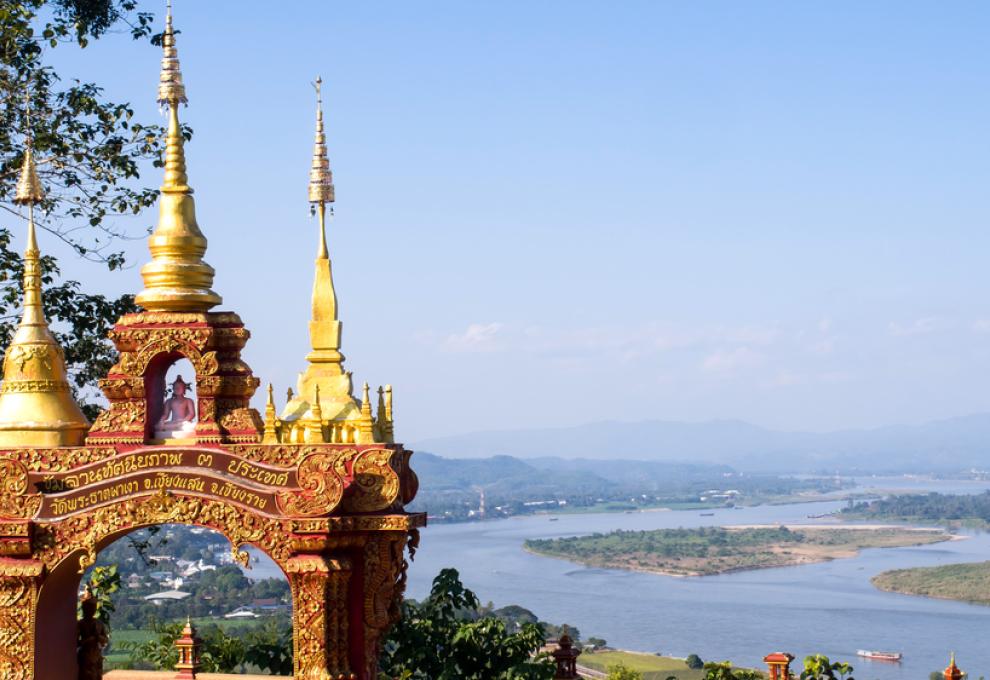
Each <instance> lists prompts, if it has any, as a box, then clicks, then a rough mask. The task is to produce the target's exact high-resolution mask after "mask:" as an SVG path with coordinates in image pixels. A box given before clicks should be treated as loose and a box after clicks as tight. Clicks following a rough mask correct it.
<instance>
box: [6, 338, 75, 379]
mask: <svg viewBox="0 0 990 680" xmlns="http://www.w3.org/2000/svg"><path fill="white" fill-rule="evenodd" d="M53 354H54V355H56V357H57V358H59V359H61V357H62V349H61V348H60V347H59V346H58V345H14V346H12V347H11V348H10V351H9V352H7V357H6V360H5V363H7V364H14V365H16V366H17V370H18V371H20V372H22V373H23V372H24V369H25V368H26V367H27V365H28V364H29V363H31V362H32V361H36V362H38V365H39V366H41V368H42V369H43V370H45V371H51V370H52V355H53ZM6 372H7V367H6V366H4V373H5V374H6Z"/></svg>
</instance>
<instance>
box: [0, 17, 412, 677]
mask: <svg viewBox="0 0 990 680" xmlns="http://www.w3.org/2000/svg"><path fill="white" fill-rule="evenodd" d="M164 50H165V57H164V59H163V62H162V72H161V84H160V87H159V101H160V102H161V103H162V104H163V105H165V106H167V107H168V111H169V128H168V137H167V147H166V157H165V179H164V183H163V186H162V194H161V199H160V216H159V222H158V226H157V228H156V229H155V231H154V233H153V234H152V235H151V237H150V239H149V241H150V243H149V245H150V250H151V255H152V259H151V262H149V263H148V264H146V265H145V266H144V267H143V268H142V270H141V274H142V277H143V279H144V284H145V289H144V290H143V291H142V292H141V293H140V294H139V295H138V296H137V301H138V303H139V304H140V305H141V306H142V307H143V308H144V311H142V312H140V313H136V314H128V315H126V316H124V317H122V318H121V319H120V320H119V321H118V322H117V324H116V326H115V327H114V329H113V331H112V332H111V334H110V338H111V340H112V341H113V343H114V345H115V346H116V348H117V349H118V350H119V352H120V360H119V361H118V362H117V363H116V364H115V365H114V366H113V368H112V369H111V370H110V372H109V374H108V375H107V376H106V378H105V379H104V380H102V381H101V383H100V386H101V388H102V390H103V392H104V394H105V395H106V399H107V402H108V407H107V408H106V410H104V411H103V413H101V414H100V416H99V417H98V418H97V419H96V422H94V423H93V424H92V425H90V424H89V423H88V422H87V421H86V419H85V418H84V417H83V414H82V413H81V411H80V410H79V407H78V406H77V405H76V403H75V402H74V400H73V398H72V395H71V392H70V390H69V385H68V382H67V379H66V367H65V362H64V359H63V356H62V351H61V349H60V347H59V346H58V344H57V343H56V341H55V340H54V338H53V337H52V334H51V333H50V332H49V329H48V325H47V322H46V321H45V318H44V314H43V312H42V305H41V282H40V270H39V257H40V255H39V251H38V247H37V242H36V236H35V226H34V221H33V208H34V205H35V204H37V203H38V202H39V201H41V200H42V199H43V196H44V193H43V189H42V187H41V184H40V182H39V181H38V177H37V174H36V173H35V169H34V160H33V157H32V154H31V149H30V147H29V148H28V150H27V153H26V154H25V159H24V167H23V171H22V177H21V181H20V183H19V184H18V190H17V202H18V203H20V204H22V205H24V206H26V207H27V210H28V213H29V220H28V222H29V226H28V242H27V243H28V245H27V250H26V252H25V274H24V314H23V319H22V321H21V325H20V326H19V329H18V331H17V333H16V335H15V336H14V338H13V340H12V342H11V345H10V347H9V348H8V350H7V353H6V356H5V358H4V365H3V378H4V380H3V383H2V386H0V486H2V493H0V678H3V679H4V680H29V679H37V680H67V679H71V678H76V677H78V673H79V669H78V668H77V667H76V663H77V662H76V652H75V650H76V600H77V593H78V591H79V582H80V575H81V573H82V571H83V570H84V569H85V568H86V567H87V566H90V565H92V564H93V562H94V560H95V559H96V555H97V553H98V552H99V551H100V550H101V549H102V548H103V547H105V546H106V545H108V544H109V543H110V542H112V541H114V540H116V539H118V538H120V537H121V536H124V535H125V534H127V533H128V532H130V531H133V530H136V529H139V528H141V527H147V526H150V525H155V524H164V523H178V524H188V525H197V526H202V527H208V528H210V529H213V530H216V531H218V532H220V533H222V534H223V535H225V536H226V537H227V538H228V539H230V541H231V543H232V544H233V546H234V552H235V556H236V557H237V559H239V560H241V561H242V562H245V563H246V561H247V554H246V553H245V552H244V550H243V548H244V546H245V545H247V544H251V545H254V546H256V547H258V548H259V549H261V550H263V551H264V552H266V553H267V554H268V555H269V556H270V557H271V558H272V559H273V560H274V561H275V562H276V563H277V564H278V565H279V566H280V567H281V568H282V570H283V571H284V572H285V574H286V576H287V578H288V580H289V583H290V585H291V588H292V597H293V626H294V646H295V677H296V678H307V679H308V678H313V679H321V680H326V679H333V680H340V679H354V680H372V679H373V678H374V677H375V673H376V658H377V656H378V651H379V644H380V641H381V639H382V636H383V634H384V633H385V632H386V630H387V629H388V627H389V626H390V625H391V624H392V623H393V622H394V621H395V619H396V616H397V613H398V604H399V602H400V601H401V597H402V592H403V586H404V580H405V569H406V566H407V564H406V560H405V550H406V548H407V547H408V548H409V552H410V556H411V555H412V553H413V552H414V550H415V547H416V542H417V540H418V533H417V530H418V528H419V527H421V526H423V525H424V524H425V517H424V516H423V515H421V514H409V513H406V512H405V511H404V510H403V506H404V505H405V504H406V503H408V502H410V501H411V500H412V499H413V497H414V496H415V494H416V488H417V482H416V476H415V474H414V473H413V472H412V470H411V469H410V467H409V458H410V456H411V452H410V451H407V450H405V449H404V448H403V447H402V445H401V444H395V443H393V438H392V432H393V424H392V391H391V388H390V387H388V386H386V387H384V388H379V390H378V393H377V404H376V408H375V409H373V408H372V403H371V392H370V390H369V388H368V385H367V384H365V385H364V390H363V395H362V398H361V399H360V400H358V399H355V398H354V396H353V390H352V385H351V375H350V373H348V372H346V371H344V369H343V360H344V357H343V355H341V353H340V326H341V325H340V321H339V320H338V318H337V306H336V296H335V293H334V289H333V280H332V275H331V269H330V259H329V255H328V250H327V245H326V229H325V214H326V204H327V203H330V202H332V201H333V200H334V192H333V184H332V179H331V175H330V169H329V165H328V162H327V156H326V146H325V141H324V134H323V120H322V112H321V104H320V103H319V99H318V104H317V132H316V148H315V151H314V159H313V169H312V174H311V178H310V194H309V195H310V201H311V203H312V204H313V206H314V208H315V212H317V213H318V215H319V227H320V229H319V249H318V254H317V259H316V282H315V285H314V293H313V317H312V320H311V321H310V324H309V326H310V337H311V344H312V352H311V353H310V354H309V355H308V356H307V362H308V366H307V369H306V371H305V372H304V373H303V374H302V375H301V377H300V380H299V384H298V386H297V391H296V393H295V394H292V393H290V398H289V400H288V403H287V405H286V407H285V409H284V410H283V412H282V414H281V415H277V414H276V408H275V403H274V395H273V390H272V388H271V386H269V387H268V404H267V407H266V409H265V414H264V417H262V415H261V414H259V413H258V412H257V411H256V410H254V409H253V408H251V405H250V399H251V397H252V395H254V393H255V391H256V389H257V388H258V386H259V381H258V379H257V378H255V377H254V375H253V374H252V373H251V369H250V368H249V367H248V366H247V365H246V364H245V363H244V362H243V361H242V359H241V350H242V349H243V348H244V346H245V344H246V343H247V341H248V339H249V337H250V334H249V333H248V331H247V330H246V329H245V328H244V325H243V324H242V323H241V320H240V318H239V317H238V316H237V315H236V314H233V313H230V312H213V311H210V310H211V309H213V307H215V306H216V305H218V304H219V303H220V302H221V298H220V296H219V295H218V294H217V293H215V292H214V291H213V290H212V289H211V288H212V285H213V274H214V271H213V268H212V267H210V266H209V265H208V264H206V263H205V262H204V261H203V259H202V257H203V255H204V254H205V252H206V238H205V237H204V236H203V234H202V232H201V231H200V229H199V226H198V225H197V223H196V214H195V206H194V204H193V197H192V189H190V188H189V186H188V180H187V177H186V163H185V155H184V150H183V138H182V134H181V129H180V126H179V118H178V105H179V103H184V102H185V101H186V96H185V88H184V86H183V84H182V75H181V71H180V70H179V61H178V56H177V52H176V48H175V36H174V33H173V31H172V17H171V13H169V16H168V20H167V25H166V31H165V34H164ZM180 360H185V361H188V362H189V364H191V366H192V369H191V370H192V372H193V373H194V375H186V376H182V375H178V376H174V377H170V373H169V371H170V369H173V371H174V368H173V367H174V366H175V365H176V362H178V361H180Z"/></svg>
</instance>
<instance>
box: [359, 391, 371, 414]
mask: <svg viewBox="0 0 990 680" xmlns="http://www.w3.org/2000/svg"><path fill="white" fill-rule="evenodd" d="M361 415H363V416H367V417H369V418H370V417H371V390H370V389H368V383H365V384H364V389H363V391H362V392H361Z"/></svg>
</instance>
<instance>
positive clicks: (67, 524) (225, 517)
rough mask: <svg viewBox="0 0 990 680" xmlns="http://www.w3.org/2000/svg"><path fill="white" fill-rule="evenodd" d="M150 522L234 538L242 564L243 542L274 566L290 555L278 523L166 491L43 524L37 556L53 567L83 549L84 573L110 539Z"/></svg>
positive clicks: (210, 501) (223, 504) (82, 565)
mask: <svg viewBox="0 0 990 680" xmlns="http://www.w3.org/2000/svg"><path fill="white" fill-rule="evenodd" d="M152 524H195V525H199V526H205V527H208V528H210V529H215V530H216V531H219V532H220V533H222V534H223V535H224V536H226V537H227V538H228V539H229V540H230V542H231V544H232V545H233V546H234V550H235V554H236V556H237V558H238V559H239V560H240V561H241V562H245V561H246V559H247V553H245V552H243V551H240V550H239V548H240V547H241V546H242V545H244V544H245V543H251V544H253V545H256V546H258V547H259V548H261V549H262V550H264V551H265V552H266V553H268V554H269V555H271V557H272V559H274V560H275V561H276V562H280V563H281V562H284V561H285V560H286V559H287V558H288V555H289V540H288V532H287V531H286V530H285V528H284V527H283V525H282V523H281V521H280V520H277V519H273V518H269V517H263V516H260V515H256V514H254V513H252V512H250V511H248V510H246V509H244V508H241V507H238V506H235V505H231V504H227V503H223V502H221V501H217V500H206V499H200V498H193V497H188V496H180V495H177V494H173V493H171V492H169V491H166V490H164V489H162V490H160V491H158V493H156V494H155V495H153V496H144V497H139V498H129V499H127V500H124V501H121V502H119V503H117V504H114V505H111V506H107V507H102V508H99V509H97V510H96V511H94V512H88V513H82V514H79V515H73V516H70V517H67V518H63V519H60V520H59V521H58V522H53V523H51V524H44V523H42V524H40V526H39V532H38V534H37V535H36V537H35V556H36V558H37V559H39V560H41V561H42V562H44V563H45V564H47V565H48V566H49V567H51V568H54V567H55V565H57V564H58V563H59V562H61V561H62V560H63V559H65V558H66V557H68V556H69V555H70V554H71V553H73V552H76V551H78V550H82V551H83V556H82V557H81V558H80V567H81V568H82V569H85V568H86V567H88V566H90V565H92V564H93V562H94V561H95V559H96V551H97V550H98V549H99V547H100V546H101V544H102V543H103V542H104V541H105V540H106V539H107V538H109V537H112V536H114V535H117V534H121V533H124V532H126V531H128V530H132V529H137V528H140V527H144V526H149V525H152Z"/></svg>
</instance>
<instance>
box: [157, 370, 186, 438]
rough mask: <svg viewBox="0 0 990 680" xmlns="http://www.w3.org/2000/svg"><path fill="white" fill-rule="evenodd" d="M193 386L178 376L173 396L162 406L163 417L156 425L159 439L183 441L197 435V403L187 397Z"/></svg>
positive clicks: (174, 384)
mask: <svg viewBox="0 0 990 680" xmlns="http://www.w3.org/2000/svg"><path fill="white" fill-rule="evenodd" d="M190 387H191V385H190V384H189V383H187V382H186V381H185V380H183V379H182V376H181V375H180V376H177V377H176V379H175V381H174V382H173V383H172V396H171V397H169V398H168V399H166V400H165V404H164V405H163V406H162V417H161V418H159V419H158V422H157V423H156V424H155V437H156V438H157V439H182V438H186V437H192V436H194V435H195V433H196V403H195V402H194V401H193V400H192V399H190V398H189V397H187V396H186V393H187V392H188V391H189V388H190Z"/></svg>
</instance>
